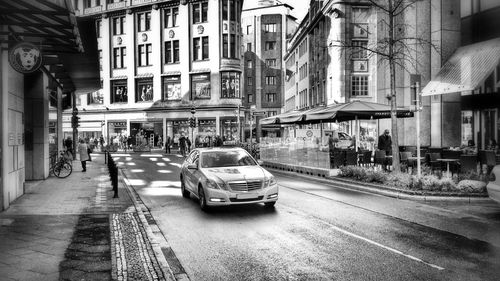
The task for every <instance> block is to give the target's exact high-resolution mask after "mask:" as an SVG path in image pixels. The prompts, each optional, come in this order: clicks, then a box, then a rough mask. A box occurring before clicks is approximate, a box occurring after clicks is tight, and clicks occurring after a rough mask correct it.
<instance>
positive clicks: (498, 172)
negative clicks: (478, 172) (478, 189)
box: [486, 165, 500, 203]
mask: <svg viewBox="0 0 500 281" xmlns="http://www.w3.org/2000/svg"><path fill="white" fill-rule="evenodd" d="M491 173H493V174H494V175H495V180H494V181H490V182H489V183H488V185H487V186H486V189H487V190H488V196H490V198H491V199H493V200H494V201H496V202H497V203H500V165H496V166H495V167H494V168H493V170H492V171H491Z"/></svg>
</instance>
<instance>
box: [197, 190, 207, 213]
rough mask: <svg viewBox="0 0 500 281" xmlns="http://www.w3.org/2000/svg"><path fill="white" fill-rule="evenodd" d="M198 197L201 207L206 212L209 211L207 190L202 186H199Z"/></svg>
mask: <svg viewBox="0 0 500 281" xmlns="http://www.w3.org/2000/svg"><path fill="white" fill-rule="evenodd" d="M198 199H199V201H200V208H201V209H202V210H203V211H205V212H206V211H208V206H207V198H206V197H205V190H203V187H202V186H200V187H199V188H198Z"/></svg>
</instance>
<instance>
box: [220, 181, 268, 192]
mask: <svg viewBox="0 0 500 281" xmlns="http://www.w3.org/2000/svg"><path fill="white" fill-rule="evenodd" d="M228 184H229V187H230V188H231V190H233V191H252V190H257V189H261V188H262V181H233V182H229V183H228Z"/></svg>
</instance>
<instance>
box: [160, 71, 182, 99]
mask: <svg viewBox="0 0 500 281" xmlns="http://www.w3.org/2000/svg"><path fill="white" fill-rule="evenodd" d="M162 82H163V93H162V99H163V100H164V101H166V100H167V101H168V100H180V99H181V77H180V76H165V77H163V80H162Z"/></svg>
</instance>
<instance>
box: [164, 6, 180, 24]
mask: <svg viewBox="0 0 500 281" xmlns="http://www.w3.org/2000/svg"><path fill="white" fill-rule="evenodd" d="M178 16H179V8H178V7H175V8H166V9H165V10H164V16H163V26H164V27H175V26H177V17H178Z"/></svg>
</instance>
